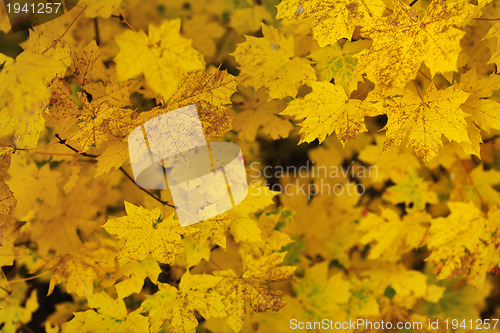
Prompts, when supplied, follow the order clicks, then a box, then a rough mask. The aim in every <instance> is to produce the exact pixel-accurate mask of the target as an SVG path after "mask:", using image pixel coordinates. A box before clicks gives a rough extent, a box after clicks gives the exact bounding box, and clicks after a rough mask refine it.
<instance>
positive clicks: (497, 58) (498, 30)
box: [483, 23, 500, 65]
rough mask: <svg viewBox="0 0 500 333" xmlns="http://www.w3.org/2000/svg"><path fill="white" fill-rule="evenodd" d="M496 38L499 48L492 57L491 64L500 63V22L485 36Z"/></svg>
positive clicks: (486, 37)
mask: <svg viewBox="0 0 500 333" xmlns="http://www.w3.org/2000/svg"><path fill="white" fill-rule="evenodd" d="M489 38H496V39H497V49H496V50H495V52H494V53H493V55H492V56H491V58H490V61H489V62H488V63H489V64H492V63H495V64H497V65H500V23H497V24H495V25H494V26H493V27H491V29H490V30H489V31H488V34H487V35H486V36H484V38H483V39H489Z"/></svg>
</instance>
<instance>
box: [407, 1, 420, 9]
mask: <svg viewBox="0 0 500 333" xmlns="http://www.w3.org/2000/svg"><path fill="white" fill-rule="evenodd" d="M417 1H418V0H413V1H412V2H411V3H410V4H409V5H408V6H410V7H411V6H413V5H414V4H416V3H417Z"/></svg>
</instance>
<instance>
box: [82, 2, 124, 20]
mask: <svg viewBox="0 0 500 333" xmlns="http://www.w3.org/2000/svg"><path fill="white" fill-rule="evenodd" d="M121 4H122V0H81V2H80V3H79V4H78V5H79V6H85V7H86V9H85V16H87V17H90V18H96V17H103V18H108V17H110V16H111V14H113V12H114V11H115V10H116V9H118V8H120V6H121Z"/></svg>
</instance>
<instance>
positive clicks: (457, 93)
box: [380, 84, 470, 163]
mask: <svg viewBox="0 0 500 333" xmlns="http://www.w3.org/2000/svg"><path fill="white" fill-rule="evenodd" d="M468 97H469V94H468V93H466V92H464V91H463V90H461V89H459V88H457V87H456V86H451V87H449V88H446V89H444V90H438V89H437V88H436V87H435V86H434V85H433V84H431V85H429V88H428V89H427V92H426V94H425V95H424V96H418V95H417V94H415V93H413V92H412V91H411V90H406V91H405V93H404V94H403V96H400V97H394V98H388V99H385V101H383V102H382V103H381V104H380V107H381V108H383V109H382V110H384V111H383V112H385V113H386V114H387V117H388V121H387V125H386V127H385V129H386V136H387V140H386V142H385V144H384V149H387V148H391V147H394V146H398V145H400V144H401V142H402V141H403V140H404V139H405V138H406V136H407V135H408V147H412V148H413V149H414V150H415V154H416V155H417V156H418V157H420V158H421V159H423V160H424V161H425V162H426V163H427V162H429V161H430V160H431V159H432V158H434V157H435V156H436V155H437V153H438V150H439V147H440V146H442V144H443V142H442V138H441V136H442V135H444V136H445V137H446V138H447V139H448V140H450V141H452V140H453V141H455V142H470V138H469V135H468V132H467V122H466V121H465V118H466V117H467V116H468V115H467V113H465V112H463V111H462V110H461V109H460V105H461V104H462V103H464V102H465V101H466V100H467V98H468Z"/></svg>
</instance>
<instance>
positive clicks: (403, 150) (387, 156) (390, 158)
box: [359, 135, 420, 183]
mask: <svg viewBox="0 0 500 333" xmlns="http://www.w3.org/2000/svg"><path fill="white" fill-rule="evenodd" d="M384 139H385V137H384V136H382V135H376V136H375V145H368V146H365V147H364V148H363V150H362V151H361V152H360V153H359V159H360V160H361V161H363V162H366V163H369V164H372V165H373V166H374V168H375V170H376V172H373V173H372V174H371V175H370V176H371V179H372V181H373V182H375V183H382V182H384V181H386V180H387V179H390V178H392V177H393V176H394V174H401V173H404V171H405V169H406V168H407V167H412V168H417V169H418V168H419V167H420V161H419V159H418V158H417V157H416V156H415V154H414V153H413V151H411V150H410V149H409V148H407V147H404V146H403V147H401V146H399V147H394V148H391V149H386V150H385V151H384ZM395 160H398V161H400V162H401V163H394V161H395Z"/></svg>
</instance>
